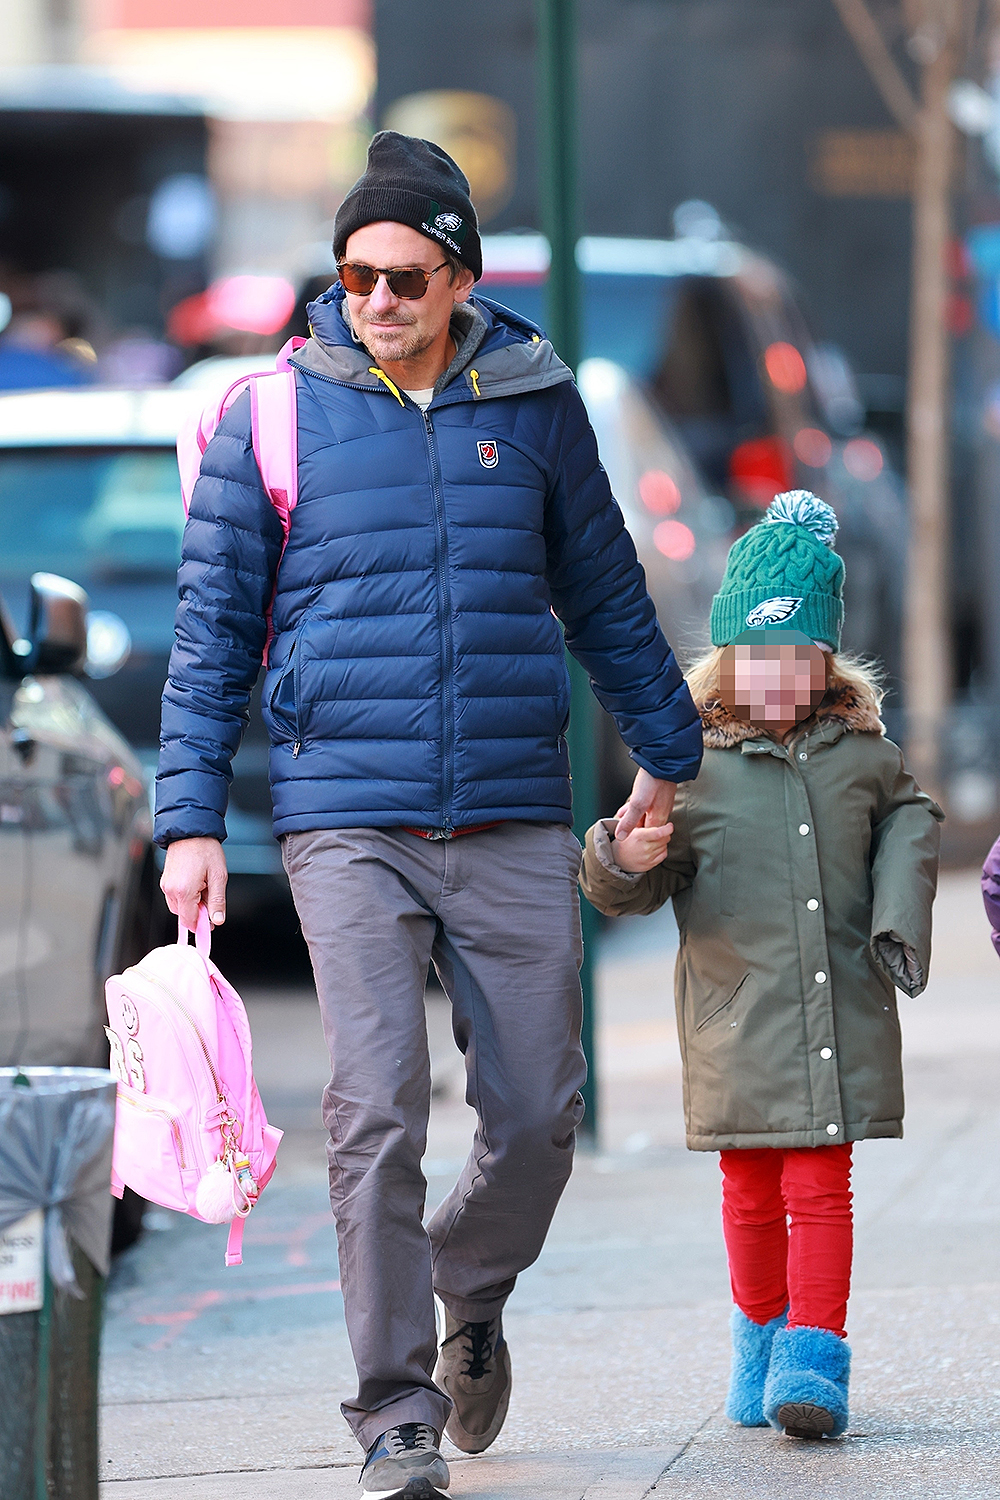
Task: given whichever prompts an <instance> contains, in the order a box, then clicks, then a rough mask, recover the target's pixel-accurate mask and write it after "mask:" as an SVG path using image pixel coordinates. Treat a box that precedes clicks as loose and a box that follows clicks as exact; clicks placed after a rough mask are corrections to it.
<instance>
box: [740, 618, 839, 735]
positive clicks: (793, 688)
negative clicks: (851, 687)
mask: <svg viewBox="0 0 1000 1500" xmlns="http://www.w3.org/2000/svg"><path fill="white" fill-rule="evenodd" d="M719 682H720V693H719V696H720V698H721V699H722V702H723V703H724V704H725V705H726V707H727V708H728V709H729V710H730V712H731V713H734V714H735V715H736V717H737V718H738V719H742V720H743V722H744V723H745V724H753V725H754V726H755V727H756V728H759V729H767V730H770V731H771V732H772V733H775V732H777V733H781V734H787V732H788V731H789V729H791V728H793V727H794V726H795V725H796V724H798V723H800V722H801V720H803V719H808V717H809V715H810V714H812V713H815V711H816V709H817V708H818V707H819V705H820V703H821V702H822V700H823V696H824V694H825V692H826V653H825V652H824V651H822V650H821V649H820V647H819V646H817V645H816V644H815V643H812V644H809V645H806V644H805V643H804V642H792V641H789V642H784V641H779V640H775V639H773V637H772V639H771V640H763V641H761V642H760V643H757V642H753V643H734V644H733V645H731V646H727V647H726V648H725V650H724V652H723V654H722V663H721V666H720V669H719Z"/></svg>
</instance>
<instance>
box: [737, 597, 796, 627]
mask: <svg viewBox="0 0 1000 1500" xmlns="http://www.w3.org/2000/svg"><path fill="white" fill-rule="evenodd" d="M801 604H802V600H801V599H765V600H764V602H763V604H758V605H757V607H756V609H752V610H751V611H750V613H749V614H748V615H747V624H748V625H749V626H750V627H751V629H753V628H754V627H755V626H757V625H780V624H781V622H782V621H783V620H790V619H791V618H792V615H794V614H795V612H796V610H797V609H798V608H799V607H800V605H801Z"/></svg>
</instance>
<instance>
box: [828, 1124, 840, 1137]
mask: <svg viewBox="0 0 1000 1500" xmlns="http://www.w3.org/2000/svg"><path fill="white" fill-rule="evenodd" d="M838 1129H839V1127H838V1126H836V1125H828V1126H827V1127H826V1133H827V1135H836V1134H837V1131H838Z"/></svg>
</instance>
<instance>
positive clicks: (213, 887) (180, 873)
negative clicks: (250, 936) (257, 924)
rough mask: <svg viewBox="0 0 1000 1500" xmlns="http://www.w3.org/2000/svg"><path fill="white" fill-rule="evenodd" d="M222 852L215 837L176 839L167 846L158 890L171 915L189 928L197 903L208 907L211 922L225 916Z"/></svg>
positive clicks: (195, 918)
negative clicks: (164, 899)
mask: <svg viewBox="0 0 1000 1500" xmlns="http://www.w3.org/2000/svg"><path fill="white" fill-rule="evenodd" d="M228 879H229V876H228V873H227V871H226V856H225V855H224V854H223V852H222V845H221V844H220V843H219V841H218V839H178V840H177V841H176V842H175V843H173V844H171V845H170V846H169V848H168V849H167V857H166V860H165V862H164V866H163V875H162V876H161V878H160V890H161V891H162V892H163V894H164V896H165V897H166V901H167V905H168V907H169V908H170V910H171V911H172V912H173V914H174V916H175V917H180V919H181V921H182V922H183V923H184V925H185V927H187V928H189V929H190V930H191V931H192V932H193V931H194V929H195V927H196V926H197V923H198V907H199V905H202V904H204V905H205V906H207V907H208V915H209V917H210V918H211V920H212V926H213V927H218V926H219V925H220V924H221V923H222V922H224V921H225V920H226V881H227V880H228Z"/></svg>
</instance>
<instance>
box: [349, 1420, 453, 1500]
mask: <svg viewBox="0 0 1000 1500" xmlns="http://www.w3.org/2000/svg"><path fill="white" fill-rule="evenodd" d="M440 1441H441V1439H440V1438H439V1437H438V1434H437V1433H436V1432H435V1431H434V1428H433V1427H428V1426H427V1425H426V1423H424V1422H402V1423H400V1425H399V1426H398V1427H390V1428H389V1431H388V1432H383V1434H382V1436H381V1437H380V1438H376V1439H375V1441H374V1443H372V1445H371V1447H370V1448H369V1449H368V1456H367V1457H366V1459H365V1461H364V1464H363V1466H362V1469H361V1480H360V1483H361V1493H362V1494H363V1495H364V1496H365V1497H366V1500H443V1497H442V1495H441V1491H442V1490H446V1489H447V1488H448V1486H449V1484H450V1483H451V1475H450V1474H449V1473H448V1465H447V1464H446V1463H445V1461H444V1459H443V1458H442V1457H441V1454H440V1452H439V1451H438V1444H439V1443H440Z"/></svg>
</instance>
